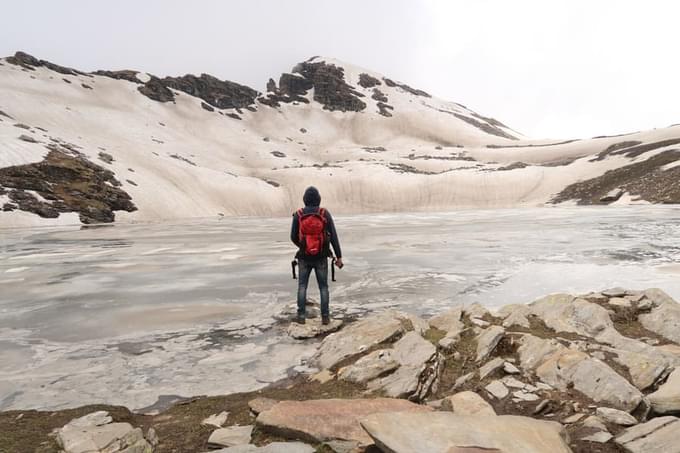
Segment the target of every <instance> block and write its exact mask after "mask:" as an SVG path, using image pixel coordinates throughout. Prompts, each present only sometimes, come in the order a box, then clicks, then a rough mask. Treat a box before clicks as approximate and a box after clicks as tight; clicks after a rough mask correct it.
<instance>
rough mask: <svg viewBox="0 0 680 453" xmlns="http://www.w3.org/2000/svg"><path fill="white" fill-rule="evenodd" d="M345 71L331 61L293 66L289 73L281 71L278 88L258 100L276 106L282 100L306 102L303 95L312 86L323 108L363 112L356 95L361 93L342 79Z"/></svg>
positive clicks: (363, 105) (362, 105)
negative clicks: (330, 62) (329, 62)
mask: <svg viewBox="0 0 680 453" xmlns="http://www.w3.org/2000/svg"><path fill="white" fill-rule="evenodd" d="M344 72H345V70H344V69H343V68H341V67H338V66H335V65H333V64H328V63H325V62H317V63H313V62H312V61H311V60H308V61H305V62H303V63H300V64H298V65H297V66H295V67H294V68H293V73H292V74H289V73H284V74H281V77H280V79H279V88H278V90H274V91H273V92H271V93H269V94H268V95H267V96H264V97H261V98H259V99H258V101H260V103H262V104H265V105H268V106H270V107H279V106H280V105H281V103H294V102H302V103H309V100H308V99H307V98H306V97H305V96H306V95H307V92H308V91H309V90H311V89H312V88H314V100H315V101H317V102H319V103H320V104H322V105H323V106H324V109H326V110H331V111H340V112H348V111H351V112H359V111H362V110H364V109H365V108H366V103H365V102H363V101H362V100H361V99H359V98H360V97H363V96H364V95H363V94H361V93H359V92H358V91H356V90H355V89H354V87H352V86H351V85H349V84H348V83H347V82H346V81H345V75H344ZM271 87H272V84H268V86H267V88H268V89H269V88H271Z"/></svg>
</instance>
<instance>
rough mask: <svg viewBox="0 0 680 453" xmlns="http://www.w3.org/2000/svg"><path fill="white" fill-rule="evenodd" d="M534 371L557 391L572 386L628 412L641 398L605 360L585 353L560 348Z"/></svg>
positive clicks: (638, 392) (593, 398)
mask: <svg viewBox="0 0 680 453" xmlns="http://www.w3.org/2000/svg"><path fill="white" fill-rule="evenodd" d="M535 372H536V375H537V376H538V377H539V378H540V379H541V380H542V381H543V382H546V383H548V384H550V385H552V386H553V387H555V388H557V389H558V390H561V391H564V390H567V389H568V388H570V387H573V388H574V389H576V390H578V391H579V392H581V393H583V394H584V395H586V396H587V397H589V398H591V399H592V400H593V401H595V402H598V403H605V404H607V405H609V406H612V407H614V408H616V409H621V410H625V411H627V412H630V411H632V410H634V409H635V408H636V407H637V406H638V404H640V401H642V394H641V393H640V391H639V390H638V389H636V388H635V387H633V386H632V385H631V384H630V383H629V382H628V381H627V380H626V379H624V378H623V377H622V376H621V375H619V374H618V373H616V372H615V371H614V370H612V369H611V368H610V367H609V366H608V365H607V364H606V363H604V362H602V361H600V360H597V359H594V358H591V357H590V356H588V354H586V353H584V352H580V351H576V350H571V349H567V348H562V349H560V350H558V351H556V352H555V353H553V354H552V355H551V356H549V357H548V358H547V359H546V360H545V362H543V363H542V364H541V365H540V366H538V368H536V370H535Z"/></svg>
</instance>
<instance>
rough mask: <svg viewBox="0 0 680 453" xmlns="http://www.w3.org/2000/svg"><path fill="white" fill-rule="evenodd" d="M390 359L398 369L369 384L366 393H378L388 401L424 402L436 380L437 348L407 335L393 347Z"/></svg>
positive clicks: (417, 335)
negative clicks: (415, 400) (392, 399)
mask: <svg viewBox="0 0 680 453" xmlns="http://www.w3.org/2000/svg"><path fill="white" fill-rule="evenodd" d="M392 356H393V358H394V360H395V361H396V362H397V363H398V364H399V368H397V370H396V371H395V372H394V373H392V374H389V375H387V376H385V377H383V378H380V379H376V380H374V381H372V382H371V383H370V384H369V389H371V390H374V391H375V390H381V391H382V392H383V393H384V395H386V396H389V397H392V398H412V397H414V396H415V398H413V399H422V398H424V397H425V396H426V394H427V393H428V392H429V390H430V387H431V386H432V384H433V383H434V380H437V379H438V378H439V372H440V370H439V368H440V363H439V362H440V357H439V354H438V353H437V348H435V347H434V345H433V344H432V343H430V342H429V341H427V340H425V339H424V338H423V337H421V336H420V335H419V334H417V333H416V332H408V333H406V334H405V335H404V336H403V337H402V338H401V339H400V340H399V341H397V342H396V343H395V344H394V349H393V350H392ZM429 377H434V380H432V381H431V382H428V379H427V378H429Z"/></svg>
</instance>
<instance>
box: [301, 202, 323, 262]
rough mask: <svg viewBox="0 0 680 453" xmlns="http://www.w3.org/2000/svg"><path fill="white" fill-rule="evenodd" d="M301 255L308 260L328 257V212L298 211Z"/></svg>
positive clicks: (315, 210) (316, 210) (319, 210)
mask: <svg viewBox="0 0 680 453" xmlns="http://www.w3.org/2000/svg"><path fill="white" fill-rule="evenodd" d="M297 216H298V219H299V220H298V221H299V227H298V231H299V243H300V255H301V257H302V258H306V259H320V258H326V257H328V252H329V248H328V231H327V228H326V225H327V223H328V220H327V218H326V210H325V209H324V208H316V209H311V210H310V209H308V208H307V209H305V208H302V209H298V211H297Z"/></svg>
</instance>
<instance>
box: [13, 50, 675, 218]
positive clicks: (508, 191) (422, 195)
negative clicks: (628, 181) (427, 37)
mask: <svg viewBox="0 0 680 453" xmlns="http://www.w3.org/2000/svg"><path fill="white" fill-rule="evenodd" d="M307 63H312V64H319V63H321V64H325V65H326V67H328V66H330V65H332V66H335V67H336V68H342V69H343V71H344V72H343V74H344V81H345V82H346V84H347V85H349V86H351V87H352V89H353V90H354V92H355V93H359V94H358V95H357V98H358V99H360V100H361V101H362V102H363V103H365V105H366V107H365V108H364V109H363V110H361V111H337V110H335V111H332V110H329V109H328V106H324V105H323V104H322V103H321V102H318V101H316V100H315V95H316V94H318V90H320V89H321V88H322V87H324V86H325V85H323V84H324V83H325V80H316V82H318V83H319V84H317V85H315V87H314V88H311V89H309V90H307V91H306V93H304V94H302V95H301V97H303V98H304V99H305V100H306V102H303V101H293V102H287V103H286V102H282V103H279V105H278V106H276V107H272V106H270V105H266V104H264V103H263V102H261V101H262V100H263V99H266V96H267V95H268V94H269V95H271V94H272V93H264V94H262V95H261V96H260V97H259V98H258V99H259V100H258V101H255V102H254V104H253V105H252V106H251V107H250V110H249V109H247V108H242V109H238V110H237V109H219V108H214V107H210V106H207V105H204V106H202V105H201V104H205V103H204V102H203V100H202V99H199V98H198V97H196V96H192V95H190V94H188V93H185V92H180V91H177V90H174V89H172V90H171V91H172V93H173V94H174V96H175V102H174V103H173V102H158V101H156V100H153V99H150V98H149V97H147V96H145V95H143V94H142V93H140V92H139V90H138V89H139V88H140V86H142V85H141V84H140V83H135V82H132V81H128V80H122V79H121V80H117V79H114V78H111V77H107V76H103V75H91V74H82V73H73V74H64V73H60V72H57V71H55V70H53V69H50V68H49V67H46V66H39V67H30V68H27V67H24V66H20V65H17V64H12V63H10V62H8V61H7V59H5V60H0V64H1V66H0V111H1V112H2V113H4V115H3V114H0V172H2V171H3V169H6V168H7V167H13V166H20V165H25V164H36V163H39V162H41V161H43V159H45V157H46V156H47V154H48V152H49V151H48V149H47V148H46V145H49V144H52V145H55V144H60V145H64V144H66V145H67V148H71V149H75V150H77V155H78V156H80V157H79V158H84V159H87V160H89V161H90V162H92V163H94V164H96V165H98V166H101V167H103V168H105V169H108V170H110V171H112V172H113V173H114V175H115V178H116V179H117V180H118V181H119V182H120V183H121V185H120V189H121V190H122V191H124V192H125V193H127V194H128V195H129V196H130V198H131V201H132V203H134V205H135V206H136V207H137V210H136V211H133V212H126V211H119V210H117V211H115V216H116V221H123V222H128V221H157V220H166V219H175V218H185V217H214V216H217V215H256V216H280V215H288V214H290V213H291V212H292V211H293V210H294V209H295V208H296V207H298V206H299V205H300V203H301V195H302V192H303V190H304V189H305V187H307V186H309V185H315V186H317V187H318V188H319V190H320V192H321V194H322V198H323V204H324V205H326V206H328V207H329V208H330V209H332V211H333V212H334V213H358V212H372V211H420V210H448V209H454V208H481V207H484V208H490V207H511V206H537V205H543V204H545V203H548V202H549V201H550V200H551V199H552V198H553V197H554V196H556V195H557V194H559V193H560V192H561V191H562V190H563V189H565V187H567V186H569V185H570V184H573V183H576V182H578V181H582V180H589V179H591V178H596V177H599V176H600V175H602V174H604V173H605V172H606V171H608V170H612V169H616V168H620V167H624V166H626V165H631V164H632V163H635V162H640V161H641V160H647V159H649V158H651V157H652V156H655V155H657V154H659V153H661V152H663V151H667V150H669V149H674V148H673V146H674V145H668V146H665V147H656V148H654V147H653V149H651V150H648V151H645V152H643V153H642V154H640V155H637V156H634V157H630V156H626V155H624V154H613V153H611V154H610V155H607V156H604V157H603V158H601V159H599V160H597V159H596V158H597V156H598V154H599V153H602V152H603V151H604V150H606V149H607V148H609V147H610V146H612V145H617V144H620V143H622V142H629V143H628V145H629V146H632V145H631V144H638V142H640V143H641V144H647V143H654V142H659V141H663V140H670V139H676V138H680V127H669V128H666V129H657V130H652V131H645V132H637V133H634V134H629V135H626V136H617V137H602V138H594V139H587V140H577V141H570V142H563V143H561V144H555V143H559V142H560V140H531V139H528V138H526V137H523V136H522V135H521V134H519V133H517V132H515V131H513V130H512V129H510V128H508V127H506V126H504V125H502V124H501V123H497V122H495V120H491V119H488V118H484V117H483V116H481V115H478V114H476V113H475V112H473V111H471V110H469V109H467V108H466V107H464V106H461V105H459V104H456V103H453V102H446V101H443V100H440V99H436V98H433V97H429V95H424V94H414V93H413V91H417V90H413V89H411V88H410V87H406V88H404V87H403V86H389V84H388V82H387V81H386V80H385V77H384V76H382V75H380V74H377V73H374V72H371V71H368V70H364V69H362V68H358V67H355V66H352V65H349V64H346V63H343V62H340V61H337V60H333V59H327V58H319V57H316V58H314V59H311V60H309V61H308V62H307ZM362 74H366V75H368V76H370V77H371V78H374V79H376V80H378V81H379V82H380V85H378V86H376V87H368V88H366V87H363V86H362V85H361V84H360V77H361V75H362ZM315 77H316V76H315ZM319 77H320V76H319ZM137 78H138V79H139V82H147V81H148V80H149V79H150V76H149V75H146V74H138V75H137ZM374 88H378V89H379V90H380V92H381V93H382V94H383V95H384V96H386V97H387V99H388V100H387V102H386V104H388V105H389V106H391V107H392V109H390V110H387V111H388V112H389V114H391V115H392V116H384V115H382V114H380V107H379V106H378V101H377V100H375V99H374V98H373V97H374V95H375V92H374V91H373V90H374ZM276 89H277V90H278V88H276ZM315 90H317V91H315ZM360 95H363V96H360ZM206 107H207V108H209V109H212V110H213V111H209V110H207V109H206ZM229 114H231V115H238V117H240V119H235V118H233V117H231V116H228V115H229ZM18 126H21V127H18ZM489 130H491V131H492V132H491V133H490V132H489ZM22 135H24V136H28V137H30V140H28V141H26V137H24V138H23V139H20V138H19V137H21V136H22ZM33 140H34V141H36V142H35V143H34V142H33ZM621 146H623V145H621ZM624 148H625V147H624ZM101 153H104V154H105V155H109V156H110V157H112V159H113V160H111V161H110V162H106V158H105V157H106V156H104V157H103V158H102V157H101V156H100V154H101ZM102 159H104V160H102ZM517 162H521V163H523V164H519V165H518V164H515V163H517ZM511 164H515V165H512V166H510V165H511ZM664 165H666V167H667V168H668V170H667V171H668V172H671V171H674V170H673V169H674V168H678V167H677V166H675V167H674V166H672V165H669V164H668V163H665V164H664ZM508 166H510V167H509V169H508V168H505V167H508ZM0 175H1V173H0ZM0 178H1V176H0ZM1 181H2V179H0V189H2V183H1ZM12 189H13V188H12V187H10V186H8V185H7V184H5V187H4V191H5V192H10V191H11V190H12ZM11 196H12V195H11V194H10V195H9V198H11ZM0 197H4V198H0V200H4V202H5V203H10V204H12V200H10V199H9V198H8V195H7V194H2V191H1V190H0ZM638 198H640V196H638V197H636V196H630V195H627V198H624V199H630V200H633V201H634V200H637V199H638ZM652 201H658V200H652ZM15 204H16V203H15ZM2 205H3V203H2V202H0V207H2ZM77 218H78V217H77V216H76V215H75V214H73V213H62V214H61V215H60V216H59V217H58V218H53V219H45V218H42V217H40V216H38V215H36V214H33V213H28V212H23V211H21V210H20V209H14V210H12V211H9V210H7V211H6V212H2V211H0V227H4V226H22V225H36V224H40V225H43V224H50V223H55V222H59V223H63V222H65V221H69V222H70V221H74V220H76V219H77Z"/></svg>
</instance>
